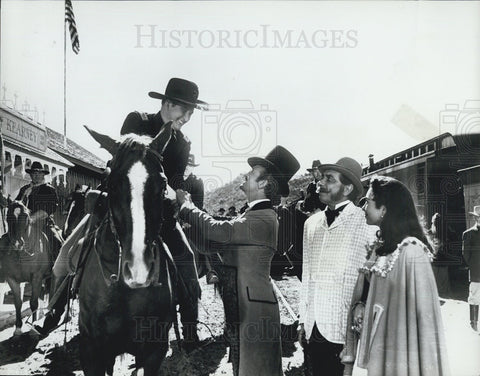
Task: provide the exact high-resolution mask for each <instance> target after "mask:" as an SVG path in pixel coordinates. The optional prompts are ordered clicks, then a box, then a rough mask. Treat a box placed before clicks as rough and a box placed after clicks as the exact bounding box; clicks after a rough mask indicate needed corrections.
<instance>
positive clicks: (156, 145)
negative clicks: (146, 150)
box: [150, 121, 172, 154]
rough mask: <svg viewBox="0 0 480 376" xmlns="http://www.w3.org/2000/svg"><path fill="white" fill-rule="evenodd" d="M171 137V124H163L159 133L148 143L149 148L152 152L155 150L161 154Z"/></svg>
mask: <svg viewBox="0 0 480 376" xmlns="http://www.w3.org/2000/svg"><path fill="white" fill-rule="evenodd" d="M171 137H172V122H171V121H169V122H168V123H167V124H165V125H164V126H163V127H162V129H161V130H160V132H158V134H157V135H156V137H155V138H154V139H153V140H152V142H151V143H150V147H151V148H152V149H153V150H157V151H159V152H160V154H162V153H163V152H164V151H165V148H166V147H167V145H168V141H170V138H171Z"/></svg>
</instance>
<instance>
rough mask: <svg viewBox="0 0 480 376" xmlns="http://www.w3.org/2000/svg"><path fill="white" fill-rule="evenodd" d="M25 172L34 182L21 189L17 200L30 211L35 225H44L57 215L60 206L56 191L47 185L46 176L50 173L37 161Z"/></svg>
mask: <svg viewBox="0 0 480 376" xmlns="http://www.w3.org/2000/svg"><path fill="white" fill-rule="evenodd" d="M25 171H26V172H27V173H28V174H29V175H30V178H31V179H32V182H31V183H30V184H27V185H24V186H23V187H22V188H20V191H19V192H18V195H17V198H16V200H17V201H22V202H23V203H24V204H25V205H26V206H27V207H28V208H29V209H30V215H31V220H32V222H33V223H38V222H43V223H44V222H45V220H46V219H47V218H48V217H49V216H50V215H52V214H53V213H55V211H56V210H57V206H58V197H57V191H56V189H55V188H54V187H53V186H52V185H50V184H48V183H45V175H48V174H49V173H50V171H48V169H46V168H44V167H43V166H42V164H41V163H40V162H37V161H35V162H33V163H32V164H31V166H30V168H26V169H25Z"/></svg>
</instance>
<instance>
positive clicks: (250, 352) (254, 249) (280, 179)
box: [177, 146, 299, 376]
mask: <svg viewBox="0 0 480 376" xmlns="http://www.w3.org/2000/svg"><path fill="white" fill-rule="evenodd" d="M248 163H249V165H250V166H251V171H250V172H249V173H248V174H247V175H246V176H245V181H244V182H243V184H242V185H241V186H240V189H241V190H242V191H243V192H244V193H245V195H246V196H247V200H248V209H247V210H246V211H245V213H243V214H242V215H240V216H238V217H236V218H234V219H231V220H223V221H222V220H215V219H214V218H212V217H211V216H209V215H208V214H206V213H204V212H202V211H201V210H199V209H197V208H195V206H194V205H193V203H192V201H191V198H190V195H189V194H187V193H186V192H184V191H177V200H178V201H179V203H180V204H181V205H182V206H181V208H180V217H181V218H182V219H183V220H185V221H187V222H188V223H190V224H191V225H192V227H194V228H195V229H196V233H197V234H198V238H197V239H194V242H195V243H196V244H198V246H199V249H201V250H203V251H204V252H206V253H214V252H219V253H221V255H222V258H223V266H222V268H221V269H220V272H219V274H220V283H221V285H222V288H223V290H222V297H223V300H224V309H225V319H226V334H227V337H228V340H229V342H230V359H231V361H232V363H233V370H234V375H241V376H252V375H262V376H273V375H275V376H277V375H282V351H281V341H280V314H279V309H278V301H277V298H276V297H275V293H274V291H273V286H272V284H271V282H270V275H269V273H270V263H271V260H272V257H273V255H274V253H275V248H276V246H277V233H278V220H277V216H276V213H275V211H274V210H273V205H276V204H277V203H278V202H280V196H288V192H289V187H288V181H289V180H290V178H291V177H292V176H293V175H294V174H295V173H296V172H297V171H298V168H299V164H298V161H297V160H296V158H295V157H294V156H293V155H292V154H291V153H290V152H289V151H288V150H286V149H285V148H283V147H282V146H277V147H275V148H274V149H273V150H272V151H271V152H270V153H269V154H268V155H267V156H266V157H265V158H256V157H254V158H249V159H248Z"/></svg>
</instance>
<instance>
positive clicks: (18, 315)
mask: <svg viewBox="0 0 480 376" xmlns="http://www.w3.org/2000/svg"><path fill="white" fill-rule="evenodd" d="M7 283H8V285H9V286H10V289H11V290H12V293H13V300H14V304H15V332H14V335H16V336H18V335H20V334H22V325H23V323H22V296H21V293H20V283H19V282H17V281H15V280H14V279H13V278H9V277H7Z"/></svg>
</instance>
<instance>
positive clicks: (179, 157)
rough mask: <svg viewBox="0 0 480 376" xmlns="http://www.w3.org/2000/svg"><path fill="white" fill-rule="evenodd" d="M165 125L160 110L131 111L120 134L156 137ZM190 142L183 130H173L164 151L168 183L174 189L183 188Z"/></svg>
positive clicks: (164, 166) (164, 167) (164, 164)
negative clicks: (155, 111)
mask: <svg viewBox="0 0 480 376" xmlns="http://www.w3.org/2000/svg"><path fill="white" fill-rule="evenodd" d="M163 125H164V121H163V119H162V117H161V116H160V112H158V113H156V114H145V113H140V112H137V111H135V112H130V113H129V114H128V116H127V118H126V119H125V121H124V122H123V126H122V129H121V131H120V134H122V135H124V134H128V133H135V134H138V135H146V136H150V137H155V136H156V135H157V134H158V132H159V131H160V129H161V128H162V126H163ZM190 144H191V142H190V140H189V139H188V138H187V137H185V136H184V135H183V133H182V132H181V131H173V132H172V138H171V139H170V142H169V143H168V145H167V147H166V149H165V151H164V152H163V163H162V165H163V169H164V170H165V175H166V176H167V178H168V184H169V185H170V187H172V188H173V189H182V188H183V185H184V184H183V182H184V180H183V174H184V173H185V168H186V167H187V162H188V155H189V154H190Z"/></svg>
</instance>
